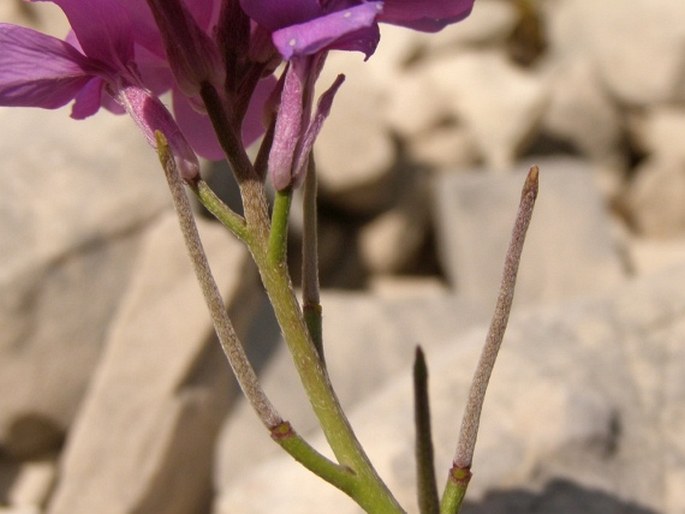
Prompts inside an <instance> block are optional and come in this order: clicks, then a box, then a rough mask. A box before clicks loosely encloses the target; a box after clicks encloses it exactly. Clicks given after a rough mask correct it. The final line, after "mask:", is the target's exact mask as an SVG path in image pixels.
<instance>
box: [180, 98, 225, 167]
mask: <svg viewBox="0 0 685 514" xmlns="http://www.w3.org/2000/svg"><path fill="white" fill-rule="evenodd" d="M173 102H174V116H175V117H176V121H177V122H178V126H179V127H180V128H181V131H182V132H183V134H185V136H186V139H187V140H188V142H189V143H190V145H191V146H192V147H193V149H194V150H195V151H196V152H197V154H198V155H199V156H201V157H204V158H205V159H208V160H210V161H220V160H222V159H224V158H225V154H224V151H223V149H222V148H221V145H220V144H219V141H218V140H217V138H216V132H214V127H213V126H212V122H211V121H210V120H209V117H208V116H207V115H206V114H201V113H199V112H197V111H196V110H195V109H193V106H192V105H190V102H189V101H188V97H187V96H185V95H184V94H183V93H181V92H180V91H178V90H175V91H174V94H173Z"/></svg>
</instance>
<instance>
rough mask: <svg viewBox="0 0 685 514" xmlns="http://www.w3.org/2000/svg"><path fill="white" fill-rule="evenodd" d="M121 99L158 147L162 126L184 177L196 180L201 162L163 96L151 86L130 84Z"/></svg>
mask: <svg viewBox="0 0 685 514" xmlns="http://www.w3.org/2000/svg"><path fill="white" fill-rule="evenodd" d="M117 99H118V100H119V102H120V103H121V105H122V106H123V107H124V108H125V109H126V112H128V114H129V115H130V116H131V117H132V118H133V120H134V121H135V122H136V124H137V125H138V127H139V128H140V129H141V130H142V131H143V134H144V135H145V139H147V141H148V143H150V145H151V146H152V147H153V148H156V147H157V141H156V138H155V132H156V131H157V130H159V131H160V132H161V133H162V134H164V136H165V137H166V139H167V141H168V142H169V148H171V151H172V152H173V154H174V158H175V160H176V164H177V165H178V168H179V172H180V174H181V177H182V178H183V179H184V180H186V181H189V182H191V181H194V180H196V179H197V177H198V176H199V175H200V164H199V163H198V161H197V156H196V155H195V152H193V149H192V148H191V147H190V145H189V144H188V142H187V141H186V139H185V137H183V133H182V132H181V130H180V129H179V128H178V125H177V124H176V122H175V121H174V119H173V117H172V116H171V114H170V113H169V111H167V109H166V107H164V105H163V104H162V102H160V101H159V98H157V97H156V96H152V95H151V94H150V93H149V92H148V91H147V90H145V89H142V88H140V87H135V86H129V87H124V88H122V89H121V90H119V91H118V96H117Z"/></svg>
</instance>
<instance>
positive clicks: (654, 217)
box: [626, 158, 685, 237]
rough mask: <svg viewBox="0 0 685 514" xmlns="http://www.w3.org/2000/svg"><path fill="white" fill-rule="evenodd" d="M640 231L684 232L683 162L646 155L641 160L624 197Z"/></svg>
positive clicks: (666, 234)
mask: <svg viewBox="0 0 685 514" xmlns="http://www.w3.org/2000/svg"><path fill="white" fill-rule="evenodd" d="M626 201H627V204H628V206H629V208H630V213H631V217H632V221H633V223H634V224H635V226H636V227H637V229H638V231H639V232H640V234H642V235H645V236H650V237H671V236H677V235H681V234H683V232H684V231H685V161H683V162H681V163H678V162H674V161H673V160H665V159H659V158H650V159H647V160H646V161H645V162H643V163H642V164H641V165H640V166H639V168H638V170H637V174H636V176H635V179H634V180H633V182H632V183H631V184H630V188H629V190H628V193H627V198H626Z"/></svg>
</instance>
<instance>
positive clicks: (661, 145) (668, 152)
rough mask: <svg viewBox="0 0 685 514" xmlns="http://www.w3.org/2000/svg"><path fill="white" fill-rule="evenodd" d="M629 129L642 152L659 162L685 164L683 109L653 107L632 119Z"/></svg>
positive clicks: (684, 113) (684, 118)
mask: <svg viewBox="0 0 685 514" xmlns="http://www.w3.org/2000/svg"><path fill="white" fill-rule="evenodd" d="M630 128H631V130H632V135H633V136H634V139H635V142H636V144H637V146H638V147H639V148H640V149H641V150H642V151H644V152H646V153H648V154H649V155H650V156H652V157H654V158H657V159H659V160H660V161H665V162H672V163H674V164H678V163H680V164H685V145H683V134H685V109H682V108H675V107H655V108H653V109H650V110H649V111H647V112H646V113H645V115H644V116H635V117H633V123H632V124H631V127H630Z"/></svg>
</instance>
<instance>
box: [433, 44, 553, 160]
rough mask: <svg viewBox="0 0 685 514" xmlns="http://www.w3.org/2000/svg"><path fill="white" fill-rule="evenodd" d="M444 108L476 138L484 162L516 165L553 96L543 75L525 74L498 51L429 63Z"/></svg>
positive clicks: (456, 56) (470, 53)
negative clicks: (444, 102) (444, 99)
mask: <svg viewBox="0 0 685 514" xmlns="http://www.w3.org/2000/svg"><path fill="white" fill-rule="evenodd" d="M428 73H430V77H431V79H432V80H433V81H434V82H435V84H436V86H437V87H438V88H439V89H440V91H442V96H443V97H444V98H448V99H449V101H448V102H447V104H446V105H445V108H446V109H448V110H449V111H450V112H451V113H452V114H453V116H455V117H456V119H458V120H460V121H462V122H463V123H464V125H465V126H466V127H467V128H468V129H469V130H470V131H471V133H472V134H473V137H474V140H475V142H476V144H477V145H478V148H479V149H480V152H481V154H482V156H483V159H484V161H485V163H486V164H487V165H488V167H490V168H493V169H495V170H503V169H506V168H507V167H509V166H511V164H512V163H513V162H514V160H515V158H516V157H517V156H518V154H519V152H520V150H521V148H522V147H523V146H524V145H525V143H526V142H527V141H528V139H529V138H530V137H531V135H532V134H533V133H535V131H536V130H537V129H538V127H539V124H540V120H541V116H542V114H543V110H544V107H545V105H546V102H547V97H548V89H549V87H548V85H547V84H546V81H545V80H544V77H543V76H542V75H540V74H535V73H532V72H527V71H523V70H522V69H520V68H517V67H516V66H515V65H514V64H512V63H511V62H509V61H508V60H507V59H506V57H504V56H503V55H501V54H500V53H498V52H495V51H481V52H469V53H462V54H457V55H454V56H449V57H448V56H445V57H444V58H441V59H436V60H434V61H432V62H431V63H430V64H429V71H428Z"/></svg>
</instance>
